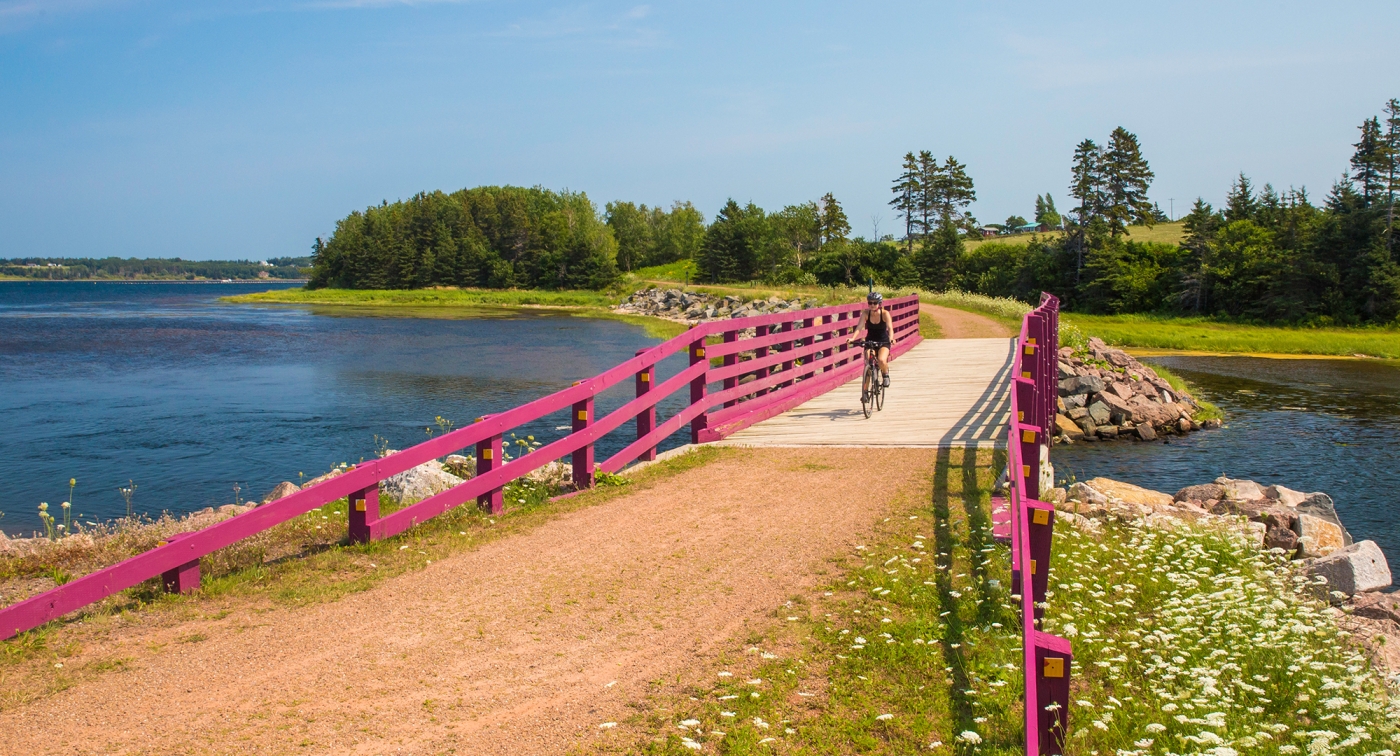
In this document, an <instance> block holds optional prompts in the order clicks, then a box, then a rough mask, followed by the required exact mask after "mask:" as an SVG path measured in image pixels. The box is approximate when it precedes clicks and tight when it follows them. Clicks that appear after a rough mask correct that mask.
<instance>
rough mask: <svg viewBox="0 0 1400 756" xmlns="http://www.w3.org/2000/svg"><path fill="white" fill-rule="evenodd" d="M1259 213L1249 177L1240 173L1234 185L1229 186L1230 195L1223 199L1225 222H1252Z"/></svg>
mask: <svg viewBox="0 0 1400 756" xmlns="http://www.w3.org/2000/svg"><path fill="white" fill-rule="evenodd" d="M1257 212H1259V203H1258V202H1257V201H1256V200H1255V199H1254V187H1253V186H1252V185H1250V183H1249V177H1248V176H1246V175H1244V173H1243V172H1241V173H1240V177H1239V178H1238V179H1236V180H1235V183H1233V184H1231V185H1230V193H1229V194H1228V195H1226V197H1225V220H1226V221H1227V222H1230V223H1233V222H1235V221H1241V220H1254V215H1255V213H1257Z"/></svg>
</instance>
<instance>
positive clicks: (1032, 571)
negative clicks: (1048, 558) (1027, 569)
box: [1031, 559, 1035, 575]
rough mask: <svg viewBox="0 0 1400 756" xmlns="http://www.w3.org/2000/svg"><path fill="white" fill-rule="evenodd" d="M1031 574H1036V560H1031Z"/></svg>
mask: <svg viewBox="0 0 1400 756" xmlns="http://www.w3.org/2000/svg"><path fill="white" fill-rule="evenodd" d="M1031 574H1032V575H1034V574H1035V560H1034V559H1032V560H1031Z"/></svg>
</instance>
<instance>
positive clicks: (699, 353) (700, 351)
mask: <svg viewBox="0 0 1400 756" xmlns="http://www.w3.org/2000/svg"><path fill="white" fill-rule="evenodd" d="M695 356H696V357H704V356H705V347H700V348H699V349H696V350H695Z"/></svg>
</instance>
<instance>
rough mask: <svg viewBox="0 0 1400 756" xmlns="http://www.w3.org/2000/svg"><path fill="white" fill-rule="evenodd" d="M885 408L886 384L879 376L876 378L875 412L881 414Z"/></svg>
mask: <svg viewBox="0 0 1400 756" xmlns="http://www.w3.org/2000/svg"><path fill="white" fill-rule="evenodd" d="M884 408H885V382H884V381H883V380H880V377H879V376H878V375H877V376H876V378H875V411H876V412H879V411H880V410H882V409H884Z"/></svg>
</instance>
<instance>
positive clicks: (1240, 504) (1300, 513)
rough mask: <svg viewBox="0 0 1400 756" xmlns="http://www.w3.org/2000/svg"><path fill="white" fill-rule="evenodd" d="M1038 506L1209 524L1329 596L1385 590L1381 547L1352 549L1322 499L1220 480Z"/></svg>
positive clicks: (1099, 484) (1086, 488)
mask: <svg viewBox="0 0 1400 756" xmlns="http://www.w3.org/2000/svg"><path fill="white" fill-rule="evenodd" d="M1045 498H1046V501H1049V502H1052V503H1054V505H1055V508H1056V509H1058V510H1060V511H1061V512H1065V513H1067V514H1069V515H1070V516H1071V517H1084V518H1089V520H1090V521H1092V520H1096V519H1105V518H1109V517H1114V518H1118V519H1122V520H1128V521H1133V522H1138V523H1141V524H1142V525H1144V526H1146V527H1158V528H1175V527H1177V526H1180V525H1183V524H1185V523H1207V524H1208V523H1215V524H1220V525H1223V526H1226V527H1234V528H1238V529H1240V530H1241V531H1242V532H1243V533H1244V534H1245V535H1246V536H1248V537H1249V538H1250V539H1251V540H1252V541H1253V542H1254V543H1256V544H1257V545H1258V546H1259V547H1260V548H1264V549H1278V551H1277V552H1276V553H1281V554H1287V555H1289V556H1290V557H1291V558H1293V559H1296V560H1301V566H1302V569H1303V572H1304V573H1305V574H1307V575H1309V576H1314V577H1320V578H1322V579H1323V580H1325V581H1326V583H1325V584H1326V586H1327V592H1328V593H1331V592H1333V591H1335V592H1339V593H1341V594H1345V595H1346V596H1353V595H1355V594H1357V593H1363V592H1367V591H1378V590H1382V589H1386V588H1389V587H1390V582H1391V574H1390V567H1389V565H1388V564H1387V563H1386V559H1385V555H1384V554H1382V553H1381V550H1380V547H1378V546H1376V544H1375V542H1374V541H1360V542H1357V543H1353V542H1352V539H1351V534H1350V533H1348V532H1347V529H1346V527H1345V526H1343V525H1342V522H1341V520H1340V519H1339V518H1338V517H1337V510H1336V507H1335V506H1334V505H1333V503H1332V498H1331V497H1330V496H1328V495H1327V494H1325V493H1320V492H1314V493H1306V494H1305V493H1302V492H1301V491H1294V490H1292V489H1290V488H1285V487H1283V486H1278V485H1273V486H1264V485H1260V484H1259V483H1256V482H1255V481H1252V480H1233V479H1231V478H1225V477H1221V478H1216V479H1215V481H1214V482H1213V483H1206V484H1203V485H1195V486H1187V487H1185V488H1183V489H1181V490H1180V491H1177V492H1176V494H1175V495H1169V494H1165V493H1161V492H1159V491H1152V490H1149V489H1146V488H1140V487H1138V486H1134V485H1131V484H1128V483H1121V482H1119V481H1115V480H1110V479H1108V478H1094V479H1093V480H1089V481H1085V482H1079V483H1075V484H1074V485H1072V486H1070V487H1069V489H1068V490H1066V489H1063V488H1056V489H1053V490H1051V491H1049V492H1048V493H1047V494H1046V496H1045Z"/></svg>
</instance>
